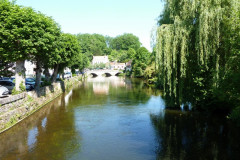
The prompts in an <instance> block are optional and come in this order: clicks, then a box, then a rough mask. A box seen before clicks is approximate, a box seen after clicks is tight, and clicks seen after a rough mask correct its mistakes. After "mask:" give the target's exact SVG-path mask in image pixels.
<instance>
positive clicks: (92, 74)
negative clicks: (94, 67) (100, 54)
mask: <svg viewBox="0 0 240 160" xmlns="http://www.w3.org/2000/svg"><path fill="white" fill-rule="evenodd" d="M89 75H91V76H92V77H97V76H98V75H97V74H96V73H90V74H89Z"/></svg>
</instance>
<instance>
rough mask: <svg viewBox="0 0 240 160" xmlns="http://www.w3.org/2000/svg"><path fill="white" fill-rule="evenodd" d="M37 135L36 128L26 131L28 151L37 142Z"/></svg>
mask: <svg viewBox="0 0 240 160" xmlns="http://www.w3.org/2000/svg"><path fill="white" fill-rule="evenodd" d="M37 135H38V128H37V127H34V128H33V129H31V130H29V131H28V141H27V144H28V147H29V149H31V148H33V145H34V143H36V141H37V139H36V138H37Z"/></svg>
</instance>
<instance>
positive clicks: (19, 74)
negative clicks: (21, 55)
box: [15, 60, 26, 91]
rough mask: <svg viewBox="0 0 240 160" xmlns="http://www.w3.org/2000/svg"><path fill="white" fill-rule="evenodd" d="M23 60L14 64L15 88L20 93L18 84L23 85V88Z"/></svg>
mask: <svg viewBox="0 0 240 160" xmlns="http://www.w3.org/2000/svg"><path fill="white" fill-rule="evenodd" d="M24 64H25V60H23V61H17V62H16V69H15V88H16V90H17V91H20V87H19V86H20V84H21V83H23V85H24V86H25V71H26V69H25V66H24Z"/></svg>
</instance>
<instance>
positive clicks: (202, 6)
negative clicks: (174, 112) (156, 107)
mask: <svg viewBox="0 0 240 160" xmlns="http://www.w3.org/2000/svg"><path fill="white" fill-rule="evenodd" d="M158 24H159V28H158V30H157V43H156V68H157V70H156V72H157V75H158V81H159V84H160V87H161V88H162V89H163V91H164V98H165V100H166V105H167V106H168V107H170V108H180V105H185V106H187V105H191V106H192V107H193V109H196V110H206V111H211V112H214V111H223V112H227V113H228V112H231V113H232V114H231V117H232V119H240V114H239V110H240V98H239V97H240V85H239V81H240V68H239V67H240V43H239V42H240V2H239V0H211V1H209V0H202V1H198V0H166V1H165V8H164V12H163V13H162V14H161V15H160V18H159V21H158Z"/></svg>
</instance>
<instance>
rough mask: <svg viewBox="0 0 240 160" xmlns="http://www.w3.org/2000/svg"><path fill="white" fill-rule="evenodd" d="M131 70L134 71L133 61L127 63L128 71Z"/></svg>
mask: <svg viewBox="0 0 240 160" xmlns="http://www.w3.org/2000/svg"><path fill="white" fill-rule="evenodd" d="M131 70H132V60H130V61H128V62H127V63H126V71H131Z"/></svg>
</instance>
